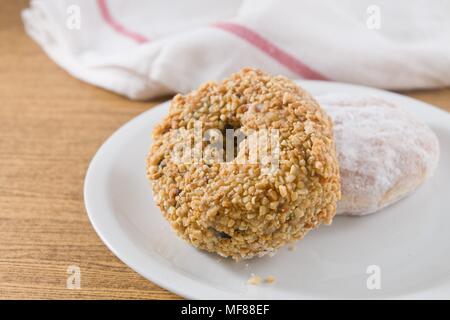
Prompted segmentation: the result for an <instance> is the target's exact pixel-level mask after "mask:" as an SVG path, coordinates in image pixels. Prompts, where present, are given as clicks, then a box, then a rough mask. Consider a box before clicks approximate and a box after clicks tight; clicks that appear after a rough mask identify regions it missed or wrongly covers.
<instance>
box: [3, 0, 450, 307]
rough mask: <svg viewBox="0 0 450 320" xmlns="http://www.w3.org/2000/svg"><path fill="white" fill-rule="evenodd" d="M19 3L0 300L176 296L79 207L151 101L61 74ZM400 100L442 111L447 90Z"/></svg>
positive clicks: (448, 101) (7, 36)
mask: <svg viewBox="0 0 450 320" xmlns="http://www.w3.org/2000/svg"><path fill="white" fill-rule="evenodd" d="M26 5H27V1H2V4H1V5H0V298H2V299H14V298H16V299H82V298H83V299H176V298H178V297H177V296H176V295H174V294H172V293H170V292H167V291H166V290H164V289H161V288H159V287H158V286H156V285H154V284H152V283H151V282H149V281H147V280H146V279H144V278H143V277H141V276H140V275H138V274H137V273H135V272H134V271H132V270H131V269H130V268H128V267H127V266H126V265H124V264H123V263H122V262H121V261H119V260H118V259H117V258H116V257H115V256H114V255H113V254H112V253H111V252H110V251H109V250H108V249H107V248H106V247H105V246H104V245H103V243H102V242H101V241H100V239H99V238H98V236H97V235H96V233H95V232H94V230H93V229H92V227H91V225H90V223H89V221H88V218H87V215H86V212H85V209H84V204H83V193H82V190H83V180H84V175H85V172H86V169H87V166H88V164H89V161H90V160H91V158H92V157H93V155H94V153H95V152H96V150H97V149H98V147H99V146H100V145H101V144H102V142H103V141H104V140H105V139H106V138H107V137H108V136H109V135H110V134H111V133H112V132H114V131H115V130H116V129H117V128H118V127H119V126H120V125H122V124H123V123H124V122H126V121H127V120H129V119H131V118H133V117H135V116H136V115H138V114H140V113H141V112H143V111H145V110H147V109H148V108H150V107H151V106H152V105H154V104H155V103H156V102H158V101H153V102H133V101H129V100H127V99H125V98H123V97H120V96H117V95H115V94H112V93H109V92H106V91H104V90H101V89H98V88H95V87H93V86H90V85H88V84H85V83H83V82H80V81H78V80H76V79H74V78H73V77H71V76H69V75H68V74H67V73H65V72H64V71H63V70H61V69H60V68H58V67H57V66H56V65H55V64H54V63H53V62H51V61H50V60H49V59H48V58H47V57H46V55H45V54H44V53H43V52H42V51H41V50H40V48H39V47H38V46H37V45H36V44H35V43H33V42H32V41H31V40H30V39H29V38H28V37H27V36H26V35H25V33H24V31H23V27H22V23H21V21H20V15H19V13H20V10H21V9H22V8H24V7H25V6H26ZM408 95H410V96H413V97H415V98H418V99H422V100H424V101H427V102H430V103H432V104H435V105H437V106H440V107H442V108H444V109H446V110H450V89H442V90H433V91H415V92H410V93H408ZM69 265H78V266H79V267H80V268H81V289H79V290H70V289H67V288H66V279H67V276H68V275H67V273H66V270H67V267H68V266H69Z"/></svg>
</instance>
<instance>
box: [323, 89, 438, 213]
mask: <svg viewBox="0 0 450 320" xmlns="http://www.w3.org/2000/svg"><path fill="white" fill-rule="evenodd" d="M316 98H317V100H318V101H319V103H320V104H321V106H322V107H323V108H324V110H325V111H326V112H327V113H328V114H329V115H330V116H331V118H332V119H333V121H334V137H335V143H336V148H337V153H338V160H339V166H340V175H341V189H342V198H341V200H340V201H339V202H338V205H337V213H338V214H348V215H365V214H369V213H373V212H375V211H378V210H380V209H381V208H383V207H386V206H388V205H390V204H392V203H394V202H396V201H397V200H399V199H401V198H403V197H405V196H406V195H408V194H410V193H411V192H412V191H414V190H415V189H417V188H418V187H419V186H420V185H421V184H422V183H423V182H424V181H425V180H426V179H427V178H428V177H430V176H431V175H432V174H433V172H434V170H435V168H436V166H437V163H438V159H439V143H438V140H437V138H436V136H435V134H434V133H433V131H431V129H430V128H428V127H427V126H426V125H425V124H424V123H422V122H420V121H418V120H417V119H415V118H414V117H412V116H411V115H409V114H408V113H407V112H405V111H404V110H403V109H402V108H400V107H398V106H396V105H395V104H393V103H392V102H389V101H386V100H385V99H384V98H381V97H377V96H361V95H359V96H353V95H347V94H328V95H324V96H319V97H316Z"/></svg>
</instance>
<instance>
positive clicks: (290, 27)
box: [22, 0, 450, 99]
mask: <svg viewBox="0 0 450 320" xmlns="http://www.w3.org/2000/svg"><path fill="white" fill-rule="evenodd" d="M74 5H75V7H74ZM374 5H375V7H374ZM77 8H79V14H78V11H77V10H78V9H77ZM22 17H23V21H24V24H25V28H26V30H27V32H28V34H29V35H30V36H31V37H32V38H33V39H34V40H35V41H36V42H37V43H38V44H39V45H40V46H41V47H42V48H43V49H44V50H45V52H46V53H47V54H48V55H49V56H50V57H51V58H52V59H53V60H54V61H55V62H56V63H57V64H59V65H60V66H61V67H62V68H64V69H65V70H67V71H68V72H69V73H71V74H72V75H73V76H75V77H77V78H79V79H82V80H84V81H86V82H89V83H91V84H94V85H97V86H100V87H103V88H106V89H108V90H112V91H114V92H117V93H119V94H123V95H126V96H128V97H130V98H132V99H147V98H152V97H155V96H159V95H163V94H168V93H173V92H187V91H189V90H191V89H193V88H195V87H197V86H198V85H199V84H200V83H202V82H204V81H207V80H218V79H221V78H223V77H226V76H228V75H229V74H230V73H232V72H235V71H237V70H239V69H240V68H241V67H244V66H253V67H258V68H261V69H263V70H265V71H267V72H269V73H271V74H284V75H286V76H288V77H291V78H306V79H325V80H333V81H341V82H351V83H360V84H365V85H369V86H375V87H380V88H387V89H413V88H432V87H440V86H448V85H450V0H434V1H429V0H397V1H392V0H383V1H380V0H378V1H377V0H367V1H366V0H340V1H336V0H280V1H273V0H227V1H212V0H160V1H151V0H132V1H124V0H84V1H83V0H32V1H31V3H30V8H29V9H26V10H24V11H23V14H22ZM78 18H79V19H78ZM78 22H79V25H78V24H77V23H78ZM74 25H75V27H74ZM77 26H79V29H78V28H77ZM377 27H379V28H377Z"/></svg>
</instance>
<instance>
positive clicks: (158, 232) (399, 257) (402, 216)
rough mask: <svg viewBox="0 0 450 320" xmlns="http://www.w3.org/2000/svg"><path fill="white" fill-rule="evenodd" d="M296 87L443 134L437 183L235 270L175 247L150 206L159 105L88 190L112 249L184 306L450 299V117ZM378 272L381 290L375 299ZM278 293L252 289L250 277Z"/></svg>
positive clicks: (327, 88) (106, 148) (122, 132)
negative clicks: (193, 301) (403, 112)
mask: <svg viewBox="0 0 450 320" xmlns="http://www.w3.org/2000/svg"><path fill="white" fill-rule="evenodd" d="M299 84H300V85H301V86H302V87H304V88H305V89H307V90H309V91H310V92H311V93H312V94H313V95H319V94H324V93H332V92H347V93H376V94H381V95H384V96H386V97H387V98H389V99H392V100H394V101H396V102H398V103H399V104H400V105H402V106H403V107H405V108H407V109H408V110H409V111H410V112H411V113H413V114H415V115H416V116H417V117H419V118H420V119H422V120H423V121H425V122H426V123H427V124H428V125H429V126H430V127H431V128H432V129H433V130H434V132H435V133H436V134H437V136H438V138H439V142H440V147H441V159H440V163H439V167H438V169H437V172H436V174H435V176H434V177H433V178H432V179H431V180H429V181H427V182H426V183H425V185H423V186H422V187H421V188H420V189H419V190H418V191H417V192H415V193H414V194H413V195H412V196H410V197H408V198H407V199H405V200H403V201H400V202H398V203H396V204H395V205H393V206H391V207H389V208H387V209H385V210H383V211H382V212H378V213H376V214H373V215H370V216H366V217H360V218H354V217H353V218H352V217H337V218H335V220H334V222H333V224H332V226H322V227H320V228H319V229H318V230H315V231H312V232H310V233H309V234H308V235H307V237H306V238H305V239H304V240H303V241H300V242H299V243H298V244H297V249H296V250H294V251H290V250H288V249H287V248H282V249H280V250H279V251H278V253H277V254H276V255H275V256H273V257H264V258H261V259H253V260H250V261H242V262H239V263H236V262H234V261H231V260H230V259H223V258H220V257H219V256H217V255H214V254H209V253H206V252H203V251H199V250H197V249H195V248H193V247H191V246H190V245H188V244H187V243H185V242H184V241H183V240H181V239H179V238H178V237H177V236H176V235H175V233H173V232H172V231H171V229H170V227H169V224H168V223H167V222H166V221H165V220H164V218H163V217H162V214H161V213H160V211H159V209H158V208H157V207H156V206H155V203H154V202H153V200H152V196H151V189H150V186H149V183H148V182H147V179H146V175H145V158H146V154H147V151H148V150H149V148H150V145H151V139H150V133H151V131H152V128H153V126H154V125H155V123H157V122H158V121H159V120H161V118H162V117H163V116H165V115H166V114H167V111H168V103H163V104H161V105H159V106H157V107H154V108H152V109H150V110H148V111H147V112H144V113H143V114H141V115H140V116H138V117H136V118H135V119H133V120H131V121H130V122H128V123H127V124H126V125H124V126H123V127H122V128H120V129H119V130H117V132H115V133H114V134H113V135H112V136H111V137H110V138H109V139H108V140H107V141H106V142H105V144H104V145H103V146H102V147H101V148H100V150H99V151H98V152H97V154H96V155H95V157H94V159H93V160H92V163H91V164H90V167H89V170H88V172H87V176H86V181H85V190H84V196H85V203H86V209H87V212H88V215H89V218H90V220H91V222H92V224H93V225H94V228H95V230H96V231H97V233H98V234H99V236H100V237H101V239H102V240H103V241H104V242H105V244H106V245H107V246H108V248H109V249H110V250H111V251H112V252H114V254H115V255H116V256H117V257H119V258H120V259H121V260H122V261H123V262H124V263H126V264H127V265H128V266H130V267H131V268H132V269H134V270H135V271H136V272H138V273H140V274H141V275H142V276H144V277H145V278H147V279H149V280H151V281H153V282H155V283H157V284H158V285H160V286H162V287H164V288H166V289H168V290H170V291H173V292H175V293H177V294H179V295H181V296H184V297H187V298H198V299H253V298H255V299H317V298H318V299H333V298H337V299H340V298H342V299H346V298H356V299H366V298H450V114H449V113H446V112H444V111H441V110H439V109H437V108H435V107H432V106H430V105H427V104H425V103H422V102H419V101H417V100H414V99H410V98H407V97H404V96H401V95H397V94H393V93H389V92H386V91H381V90H376V89H371V88H367V87H361V86H355V85H347V84H339V83H332V82H320V81H303V82H299ZM371 265H376V266H378V267H379V270H380V275H381V278H380V279H381V282H380V283H381V289H373V290H369V289H368V287H367V279H368V277H370V276H371V274H368V273H367V271H368V267H369V266H371ZM253 273H254V274H257V275H259V276H261V277H265V276H269V275H271V276H274V277H275V278H276V283H275V284H261V285H259V286H252V285H248V284H246V281H247V280H248V278H249V277H250V276H251V274H253Z"/></svg>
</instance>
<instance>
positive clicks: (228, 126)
mask: <svg viewBox="0 0 450 320" xmlns="http://www.w3.org/2000/svg"><path fill="white" fill-rule="evenodd" d="M221 131H222V137H223V144H222V148H223V150H222V154H223V161H224V162H231V161H233V160H234V159H235V158H236V157H237V155H238V153H239V144H240V143H241V141H243V140H244V139H245V138H246V136H245V134H244V133H243V132H242V130H241V124H240V123H239V122H231V121H228V122H226V123H225V125H224V127H223V129H222V130H221Z"/></svg>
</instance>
